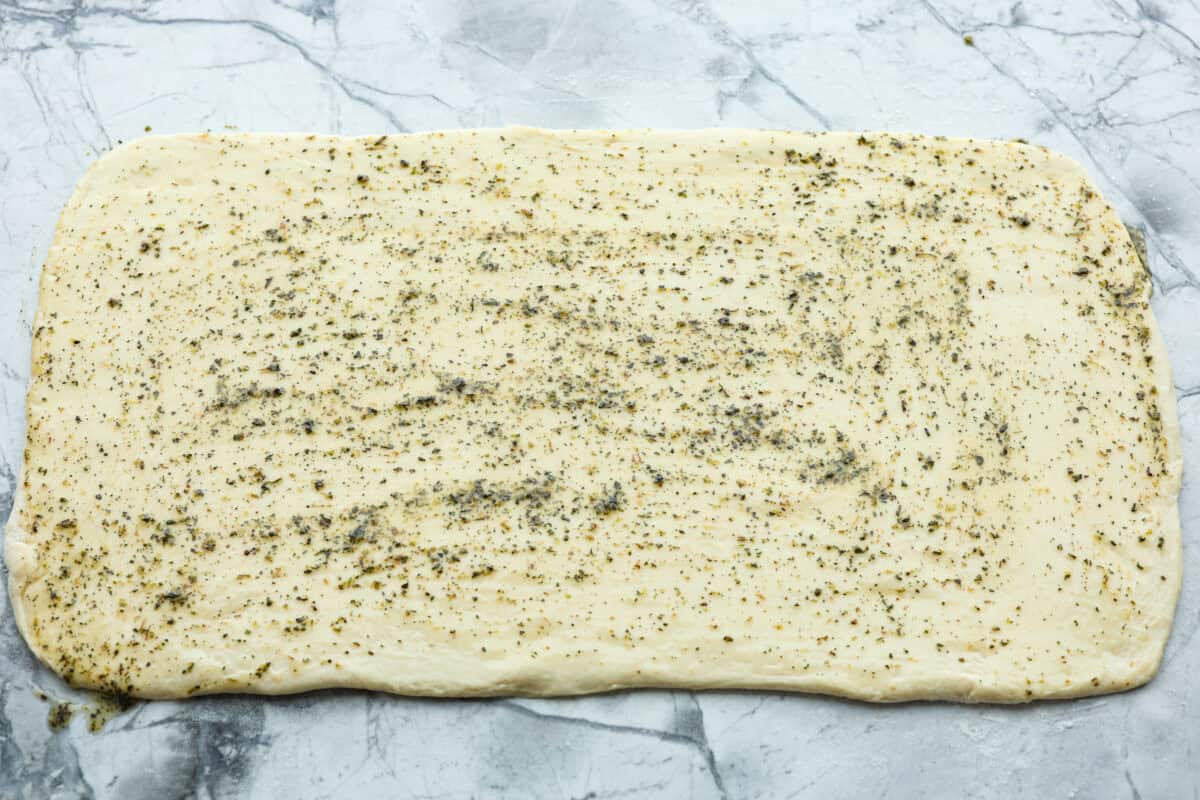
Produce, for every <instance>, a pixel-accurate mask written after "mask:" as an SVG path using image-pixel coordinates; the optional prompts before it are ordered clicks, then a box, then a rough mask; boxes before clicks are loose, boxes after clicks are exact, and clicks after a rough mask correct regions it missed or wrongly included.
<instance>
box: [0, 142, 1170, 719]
mask: <svg viewBox="0 0 1200 800" xmlns="http://www.w3.org/2000/svg"><path fill="white" fill-rule="evenodd" d="M1149 288H1150V287H1149V281H1148V278H1147V276H1146V274H1145V273H1144V271H1143V269H1142V267H1141V266H1140V264H1139V261H1138V258H1137V256H1136V255H1135V252H1134V249H1133V247H1132V245H1131V243H1130V239H1129V236H1128V235H1127V233H1126V231H1125V230H1124V228H1123V227H1122V226H1121V224H1120V222H1119V220H1118V219H1117V217H1116V215H1115V214H1114V212H1113V210H1112V209H1111V208H1110V207H1109V206H1108V205H1106V203H1105V202H1104V200H1103V199H1102V198H1101V197H1100V196H1099V194H1098V193H1097V191H1096V189H1095V188H1094V187H1093V185H1092V184H1091V183H1090V182H1089V180H1088V179H1087V178H1086V176H1085V175H1084V174H1083V172H1082V171H1081V170H1080V169H1079V167H1078V166H1077V165H1075V164H1074V163H1073V162H1070V161H1069V160H1067V159H1064V158H1063V157H1061V156H1058V155H1055V154H1053V153H1051V152H1049V151H1047V150H1045V149H1042V148H1039V147H1031V146H1026V145H1023V144H1018V143H999V142H988V141H972V140H963V139H943V138H931V137H922V136H907V135H892V134H886V133H879V134H864V135H858V134H806V133H782V132H775V133H773V132H751V131H737V130H728V131H700V132H647V131H636V132H561V133H552V132H547V131H539V130H531V129H509V130H498V131H457V132H446V133H432V134H420V135H412V136H372V137H364V138H340V137H326V136H302V135H285V136H264V135H222V136H210V135H202V136H176V137H150V138H145V139H141V140H139V141H136V142H133V143H131V144H128V145H125V146H123V147H120V148H118V149H117V150H115V151H113V152H112V153H110V154H109V155H107V156H105V157H104V158H102V159H101V160H100V161H99V162H98V163H97V164H96V165H95V166H94V167H93V168H92V170H91V171H90V172H89V173H88V174H87V176H86V177H85V178H84V179H83V181H82V182H81V183H80V185H79V188H78V190H77V192H76V194H75V196H74V198H73V199H72V200H71V202H70V204H69V205H68V206H67V209H66V211H65V212H64V214H63V217H62V220H61V223H60V226H59V230H58V234H57V237H56V239H55V243H54V246H53V248H52V249H51V252H50V255H49V258H48V261H47V265H46V269H45V274H44V278H43V282H42V293H41V305H40V309H39V312H38V317H37V323H36V330H35V332H34V344H33V347H34V350H33V383H32V386H31V387H30V390H29V414H28V420H29V422H28V447H27V450H26V463H25V467H24V473H23V482H22V486H21V491H20V497H19V499H18V508H17V510H16V511H15V512H14V514H13V519H12V522H11V523H10V526H9V530H8V558H9V566H10V570H11V581H12V587H11V588H12V592H13V597H14V601H15V602H14V607H15V609H16V613H17V617H18V621H19V623H20V626H21V630H22V632H23V633H24V635H25V637H26V638H27V640H28V641H29V643H30V645H31V646H32V647H33V649H34V650H35V652H36V653H37V654H38V655H39V657H40V658H42V659H43V660H44V661H45V662H46V663H47V664H49V665H50V666H51V667H52V668H53V669H54V670H56V671H57V672H59V673H61V674H62V675H63V676H64V677H66V678H67V679H68V680H70V681H71V682H72V683H74V684H76V685H79V686H87V687H97V688H102V689H105V690H108V691H112V692H117V693H123V694H128V695H139V696H146V697H165V696H181V695H190V694H197V693H207V692H219V691H235V690H236V691H252V692H268V693H274V692H290V691H300V690H305V689H312V688H317V687H324V686H361V687H371V688H377V689H385V690H390V691H396V692H405V693H413V694H451V695H463V694H493V693H509V692H519V693H530V694H560V693H561V694H565V693H575V692H586V691H597V690H605V689H610V688H615V687H620V686H652V685H663V686H687V687H709V686H737V687H747V688H779V689H800V690H811V691H819V692H828V693H833V694H841V695H849V696H854V697H861V698H866V699H872V700H901V699H907V698H933V697H948V698H956V699H966V700H999V701H1018V700H1025V699H1029V698H1034V697H1051V696H1070V695H1080V694H1093V693H1098V692H1105V691H1113V690H1118V689H1123V688H1127V687H1130V686H1133V685H1136V684H1139V683H1142V682H1144V681H1146V680H1148V679H1149V677H1150V676H1151V675H1152V674H1153V672H1154V670H1155V669H1156V668H1157V665H1158V662H1159V659H1160V657H1161V653H1162V648H1163V646H1164V643H1165V641H1166V637H1167V634H1168V630H1169V626H1170V621H1171V615H1172V612H1173V608H1174V603H1175V598H1176V595H1177V593H1178V589H1179V581H1180V535H1179V523H1178V517H1177V511H1176V506H1175V498H1176V495H1177V492H1178V487H1179V479H1180V457H1179V445H1178V426H1177V421H1176V413H1175V408H1174V400H1173V395H1172V392H1171V388H1170V387H1171V384H1170V378H1169V374H1168V366H1167V364H1166V360H1165V356H1164V350H1163V346H1162V343H1161V341H1160V339H1159V336H1158V333H1157V331H1156V329H1155V327H1154V324H1153V320H1152V317H1151V315H1150V312H1149V310H1148V302H1147V300H1148V295H1149Z"/></svg>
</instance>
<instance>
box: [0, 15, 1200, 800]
mask: <svg viewBox="0 0 1200 800" xmlns="http://www.w3.org/2000/svg"><path fill="white" fill-rule="evenodd" d="M857 6H858V7H857V9H856V10H854V9H851V4H845V3H841V2H836V1H835V0H814V2H811V3H807V4H799V3H789V2H782V1H780V0H776V1H775V2H771V1H770V0H712V1H711V2H706V0H678V1H677V2H666V1H664V2H648V1H646V0H590V1H589V2H566V3H558V2H550V1H549V0H535V1H534V2H519V0H455V1H454V2H442V1H441V0H413V1H412V2H406V3H394V2H386V1H385V0H271V1H270V2H265V1H263V2H256V1H255V0H223V1H222V2H217V0H212V1H211V2H199V1H198V0H17V1H16V2H11V1H10V0H0V109H2V111H0V521H2V520H4V519H6V518H7V516H8V514H9V511H10V509H11V505H12V493H13V488H14V484H15V482H16V474H17V471H18V466H19V464H20V463H21V452H22V446H23V441H24V430H23V416H24V414H23V408H24V402H25V389H26V385H27V382H28V376H29V341H30V336H31V323H32V319H33V313H34V310H35V308H36V301H37V278H38V274H39V271H40V268H41V264H42V260H43V258H44V257H45V252H46V248H47V246H48V245H49V242H50V238H51V234H52V232H53V227H54V224H55V221H56V219H57V216H58V212H59V209H60V208H61V206H62V205H63V203H64V202H65V201H66V200H67V197H68V196H69V195H70V192H71V189H72V187H73V186H74V184H75V182H76V180H77V179H78V178H79V177H80V175H82V173H83V171H84V169H85V168H86V167H87V166H88V164H89V163H90V162H91V161H92V160H93V159H95V158H96V156H97V155H98V154H100V153H102V152H104V151H105V150H107V149H108V148H110V147H112V146H113V145H115V144H116V143H117V142H119V141H121V140H127V139H130V138H133V137H136V136H139V135H142V134H143V132H144V131H146V130H150V129H151V128H152V129H153V131H154V132H155V133H170V132H177V131H196V130H206V129H209V130H223V129H225V128H227V127H236V128H237V129H240V130H246V131H284V130H292V131H319V132H338V133H360V134H367V133H385V132H393V131H415V130H428V129H436V128H453V127H474V126H497V125H505V124H518V123H519V124H529V125H541V126H548V127H606V128H610V127H639V126H660V127H673V128H688V127H701V126H736V127H769V128H794V129H882V128H890V129H896V130H909V131H921V132H926V133H940V134H958V135H971V136H985V137H993V138H1016V137H1022V138H1025V139H1028V140H1029V141H1031V142H1036V143H1039V144H1044V145H1047V146H1049V147H1052V148H1054V149H1057V150H1059V151H1061V152H1064V153H1067V154H1069V155H1071V156H1074V157H1075V158H1077V159H1079V160H1080V161H1081V162H1082V163H1083V164H1084V165H1085V166H1086V167H1087V169H1088V170H1089V171H1090V172H1091V173H1092V175H1093V176H1094V177H1095V178H1096V180H1097V181H1098V182H1099V184H1100V186H1101V188H1102V189H1103V191H1104V192H1105V194H1106V195H1107V197H1108V198H1109V199H1110V200H1111V201H1112V202H1113V203H1114V204H1115V205H1116V206H1117V208H1118V209H1119V211H1120V213H1121V215H1122V216H1123V218H1124V219H1125V220H1126V221H1127V222H1128V223H1129V224H1130V225H1132V226H1134V227H1137V228H1140V229H1141V230H1142V231H1143V232H1144V233H1145V236H1146V239H1147V242H1148V248H1149V259H1150V266H1151V269H1152V271H1153V273H1154V288H1155V298H1154V309H1155V312H1156V314H1157V316H1158V320H1159V323H1160V325H1161V326H1162V329H1163V332H1164V334H1165V337H1166V341H1167V345H1168V348H1169V350H1170V354H1171V358H1172V364H1173V366H1174V370H1175V380H1176V386H1177V393H1178V397H1179V412H1180V416H1181V418H1182V423H1183V442H1184V451H1185V459H1186V470H1187V476H1186V478H1185V482H1184V490H1183V496H1182V499H1181V504H1182V507H1181V510H1182V517H1183V526H1184V538H1185V545H1184V546H1185V559H1186V564H1185V571H1186V573H1187V576H1186V578H1185V583H1184V589H1183V596H1182V599H1181V602H1180V606H1179V610H1178V613H1177V616H1176V620H1175V628H1174V632H1173V634H1172V636H1171V641H1170V645H1169V647H1168V649H1167V655H1166V659H1165V661H1164V664H1163V667H1162V671H1161V672H1160V674H1159V675H1158V677H1157V678H1155V680H1154V681H1153V682H1152V683H1151V684H1150V685H1149V686H1147V687H1145V688H1143V689H1139V690H1137V691H1134V692H1130V693H1127V694H1122V695H1114V696H1108V697H1098V698H1092V699H1085V700H1079V701H1071V702H1047V703H1040V704H1034V705H1031V706H1023V707H996V706H975V707H967V706H954V705H947V704H906V705H900V706H888V707H881V706H871V705H866V704H861V703H854V702H846V701H841V700H836V699H830V698H822V697H811V696H787V695H779V694H766V693H724V692H708V693H690V692H660V691H653V692H629V693H620V694H615V695H609V696H601V697H589V698H582V699H566V700H520V699H512V700H491V701H432V700H415V699H405V698H396V697H388V696H383V695H373V694H367V693H356V692H322V693H316V694H309V695H303V696H298V697H292V698H276V699H262V698H254V697H217V698H204V699H198V700H191V701H188V702H183V703H169V702H159V703H146V704H139V705H137V706H135V707H134V708H132V709H130V710H129V711H127V712H126V713H124V714H123V715H120V716H118V717H116V718H115V719H113V720H111V721H110V722H109V723H108V724H107V725H106V726H105V727H104V729H103V731H102V732H100V733H90V732H89V731H88V729H87V720H86V718H84V717H83V716H82V715H80V716H77V717H76V718H75V719H74V720H73V721H72V722H71V723H70V724H69V725H68V726H67V728H66V729H65V730H62V731H59V732H53V731H52V730H51V729H50V727H49V726H48V724H47V714H48V712H49V710H50V704H49V703H47V702H46V701H45V700H43V699H41V698H39V694H38V693H44V694H45V695H47V696H49V697H51V698H55V699H71V698H77V699H79V695H76V694H75V693H72V692H71V691H70V690H68V689H67V688H66V687H65V686H64V685H63V684H62V682H61V681H59V680H58V679H57V678H56V677H55V676H53V675H52V674H51V673H49V672H48V671H47V670H45V669H43V668H41V667H40V666H38V665H37V664H36V663H35V662H34V660H33V658H32V656H31V655H30V653H29V651H28V650H27V649H26V647H25V645H24V643H23V641H22V640H21V638H20V636H19V635H18V634H17V631H16V628H15V627H14V624H13V620H12V615H11V612H10V610H9V607H8V602H7V598H3V597H0V797H3V798H44V797H55V798H75V797H97V798H121V800H151V799H154V800H157V799H158V798H182V797H196V798H226V797H243V796H244V797H289V798H322V797H343V796H345V797H356V798H358V797H362V798H369V797H376V796H378V797H396V796H406V797H408V796H411V797H429V798H433V797H439V798H441V797H447V798H457V797H484V796H488V797H491V796H513V797H517V796H519V797H554V798H566V797H574V798H584V797H587V798H597V800H598V799H599V798H607V797H622V798H642V797H686V796H690V797H730V798H735V797H736V798H742V797H771V798H776V797H792V796H800V797H804V796H812V797H864V798H883V797H923V796H947V795H956V796H962V797H1003V798H1007V797H1014V796H1031V797H1039V798H1057V797H1086V798H1091V797H1132V798H1160V797H1161V798H1168V797H1169V798H1182V797H1197V796H1200V766H1198V763H1200V761H1198V760H1197V759H1198V758H1200V642H1197V641H1196V631H1197V629H1198V628H1200V581H1197V580H1196V576H1197V574H1198V572H1200V491H1197V486H1196V481H1195V480H1194V476H1196V475H1197V474H1200V278H1198V277H1197V275H1198V274H1200V216H1198V215H1197V214H1196V213H1195V209H1197V208H1200V156H1198V155H1197V153H1198V152H1200V149H1198V148H1200V5H1197V3H1196V1H1195V0H1190V2H1189V1H1188V0H1177V2H1168V0H1153V1H1151V0H1097V2H1095V3H1090V2H1084V0H1058V1H1057V2H1045V3H1043V2H1036V3H1035V2H1016V3H1015V4H1009V3H1007V2H1006V3H1002V4H996V3H971V2H966V1H965V0H920V1H919V2H907V1H903V2H902V1H901V0H867V1H866V2H862V3H859V4H857ZM1193 704H1197V705H1193Z"/></svg>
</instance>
